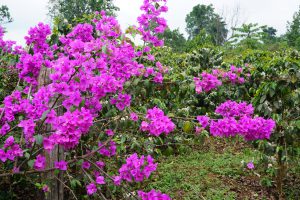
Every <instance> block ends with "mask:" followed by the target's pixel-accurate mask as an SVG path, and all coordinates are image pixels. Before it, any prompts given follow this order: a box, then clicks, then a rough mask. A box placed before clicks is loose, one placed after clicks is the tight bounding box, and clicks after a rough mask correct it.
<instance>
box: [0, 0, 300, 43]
mask: <svg viewBox="0 0 300 200" xmlns="http://www.w3.org/2000/svg"><path fill="white" fill-rule="evenodd" d="M47 2H48V0H0V5H1V4H2V5H3V4H4V5H7V6H8V7H9V9H10V12H11V15H12V17H13V18H14V22H13V23H10V24H7V25H6V28H7V31H8V33H7V34H6V36H5V38H6V39H10V40H15V41H17V42H18V44H24V39H23V38H24V36H25V35H26V34H27V31H28V30H29V28H30V27H32V26H35V25H36V24H38V22H47V21H49V19H48V18H47V15H46V14H47ZM142 2H143V0H115V4H116V5H117V6H118V7H119V8H120V12H118V13H117V15H118V19H119V22H120V24H121V26H122V28H123V29H124V28H126V27H127V26H128V25H131V24H132V23H135V22H136V18H137V16H138V15H139V14H140V13H141V12H140V10H139V7H140V5H141V4H142ZM197 4H206V5H208V4H213V6H214V8H215V10H216V12H217V13H219V14H220V15H221V16H223V17H225V18H226V19H227V22H228V23H229V21H230V18H231V16H232V13H233V11H234V10H235V9H236V8H237V7H238V8H239V10H240V12H239V17H238V19H239V23H259V24H260V25H268V26H273V27H274V28H276V29H277V30H278V34H283V33H285V31H286V24H287V21H291V20H292V16H293V14H294V13H295V12H296V11H298V9H299V6H300V1H299V0H169V2H168V6H169V12H168V13H167V14H166V15H165V17H166V18H167V20H168V24H169V26H170V27H171V29H174V28H180V31H181V32H182V33H184V34H186V33H185V25H186V24H185V17H186V15H187V14H188V13H189V12H190V11H191V10H192V8H193V6H195V5H197Z"/></svg>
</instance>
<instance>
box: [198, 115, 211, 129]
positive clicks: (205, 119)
mask: <svg viewBox="0 0 300 200" xmlns="http://www.w3.org/2000/svg"><path fill="white" fill-rule="evenodd" d="M197 120H198V122H199V124H200V125H201V126H202V127H203V128H206V127H207V126H208V125H209V121H210V118H209V117H207V116H197Z"/></svg>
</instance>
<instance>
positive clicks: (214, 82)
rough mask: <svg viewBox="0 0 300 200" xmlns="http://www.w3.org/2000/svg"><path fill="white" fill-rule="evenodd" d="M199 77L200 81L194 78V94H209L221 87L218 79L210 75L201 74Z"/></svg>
mask: <svg viewBox="0 0 300 200" xmlns="http://www.w3.org/2000/svg"><path fill="white" fill-rule="evenodd" d="M201 76H202V80H200V78H197V77H195V78H194V82H195V86H196V92H197V93H199V94H200V93H202V92H203V91H205V92H209V91H210V90H212V89H214V88H216V87H219V86H221V85H222V81H220V80H218V77H216V76H214V75H212V74H209V73H207V72H202V74H201Z"/></svg>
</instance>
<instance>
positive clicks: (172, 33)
mask: <svg viewBox="0 0 300 200" xmlns="http://www.w3.org/2000/svg"><path fill="white" fill-rule="evenodd" d="M162 38H163V39H164V41H165V46H168V47H171V48H172V49H173V50H174V51H176V52H182V51H183V50H184V47H185V44H186V39H185V37H184V35H183V34H182V33H180V31H179V29H178V28H177V29H175V30H171V29H170V28H168V29H166V31H165V32H164V33H163V35H162Z"/></svg>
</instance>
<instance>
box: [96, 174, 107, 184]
mask: <svg viewBox="0 0 300 200" xmlns="http://www.w3.org/2000/svg"><path fill="white" fill-rule="evenodd" d="M96 183H97V184H99V185H104V184H105V180H104V177H103V176H97V178H96Z"/></svg>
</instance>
